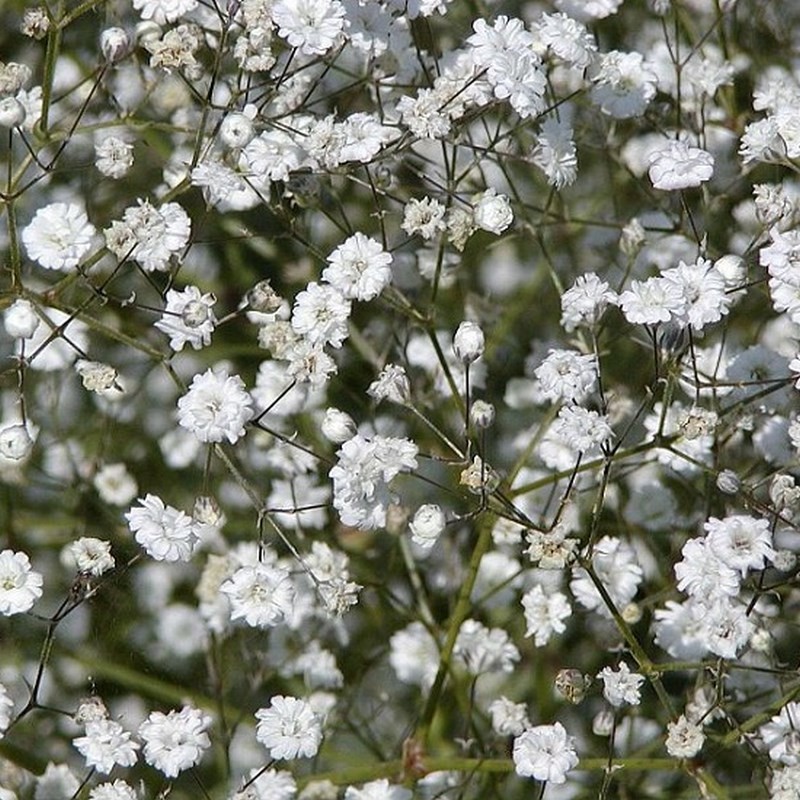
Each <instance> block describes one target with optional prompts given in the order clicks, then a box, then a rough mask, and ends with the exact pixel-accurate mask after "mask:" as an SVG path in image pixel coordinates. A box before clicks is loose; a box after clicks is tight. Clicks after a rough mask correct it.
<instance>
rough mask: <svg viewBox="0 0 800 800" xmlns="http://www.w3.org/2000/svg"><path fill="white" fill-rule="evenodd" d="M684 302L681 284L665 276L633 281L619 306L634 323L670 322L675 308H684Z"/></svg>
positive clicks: (621, 297) (623, 293)
mask: <svg viewBox="0 0 800 800" xmlns="http://www.w3.org/2000/svg"><path fill="white" fill-rule="evenodd" d="M683 304H684V299H683V294H682V291H681V288H680V286H678V285H677V284H676V283H675V282H673V281H667V280H665V279H664V278H663V277H653V278H648V279H647V280H646V281H631V286H630V289H626V290H625V291H624V292H622V294H620V296H619V306H620V308H621V309H622V313H623V314H624V315H625V319H627V320H628V322H630V323H632V324H634V325H637V324H643V325H657V324H658V323H660V322H669V321H670V320H671V319H672V314H673V312H674V310H675V309H680V308H683Z"/></svg>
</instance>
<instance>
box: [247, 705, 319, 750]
mask: <svg viewBox="0 0 800 800" xmlns="http://www.w3.org/2000/svg"><path fill="white" fill-rule="evenodd" d="M256 719H257V720H258V724H257V725H256V739H258V741H259V742H261V744H263V745H264V747H266V748H267V750H269V754H270V757H271V758H275V759H279V758H280V759H288V760H291V759H295V758H313V756H315V755H316V754H317V751H318V750H319V747H320V744H321V743H322V723H321V721H320V718H319V717H318V716H317V715H316V714H315V713H314V711H312V709H311V706H310V705H309V703H308V701H306V700H302V699H300V698H297V697H285V696H283V695H278V696H276V697H273V698H272V700H271V701H270V704H269V706H268V707H267V708H260V709H259V710H258V711H256Z"/></svg>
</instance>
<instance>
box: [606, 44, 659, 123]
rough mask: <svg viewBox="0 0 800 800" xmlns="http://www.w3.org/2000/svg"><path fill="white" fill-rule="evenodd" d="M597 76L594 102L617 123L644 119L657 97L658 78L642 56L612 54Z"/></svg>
mask: <svg viewBox="0 0 800 800" xmlns="http://www.w3.org/2000/svg"><path fill="white" fill-rule="evenodd" d="M594 72H595V74H594V76H593V82H594V86H593V87H592V92H591V96H592V100H593V101H594V102H595V103H597V105H599V106H600V109H601V110H602V111H603V113H605V114H609V115H610V116H612V117H615V118H616V119H628V118H630V117H638V116H641V115H642V114H644V112H645V110H646V109H647V106H648V104H649V103H650V101H651V100H652V99H653V98H654V97H655V95H656V85H657V80H658V78H657V76H656V73H655V71H654V70H653V69H652V67H650V65H649V64H647V62H646V61H645V59H644V56H643V55H642V54H641V53H637V52H632V53H621V52H620V51H618V50H611V51H610V52H608V53H604V54H603V55H602V56H600V58H599V60H598V64H597V68H596V69H595V71H594Z"/></svg>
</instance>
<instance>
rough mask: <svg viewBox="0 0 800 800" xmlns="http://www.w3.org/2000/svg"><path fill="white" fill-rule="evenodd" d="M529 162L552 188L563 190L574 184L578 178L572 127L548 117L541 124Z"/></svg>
mask: <svg viewBox="0 0 800 800" xmlns="http://www.w3.org/2000/svg"><path fill="white" fill-rule="evenodd" d="M531 160H532V161H533V163H534V164H536V166H537V167H539V169H540V170H542V172H544V174H545V177H546V178H547V182H548V183H549V184H550V185H551V186H553V187H554V188H556V189H563V188H564V187H565V186H570V185H571V184H572V183H574V182H575V179H576V178H577V177H578V156H577V153H576V148H575V141H574V140H573V138H572V126H571V125H569V124H568V123H566V122H565V121H562V120H559V119H557V118H556V117H548V118H547V119H546V120H545V121H544V122H543V123H542V129H541V131H540V132H539V137H538V139H537V142H536V146H535V147H534V148H533V151H532V153H531Z"/></svg>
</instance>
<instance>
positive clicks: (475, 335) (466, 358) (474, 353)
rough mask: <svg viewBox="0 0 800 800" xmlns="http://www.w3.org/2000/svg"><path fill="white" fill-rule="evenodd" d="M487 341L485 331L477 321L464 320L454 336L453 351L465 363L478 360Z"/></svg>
mask: <svg viewBox="0 0 800 800" xmlns="http://www.w3.org/2000/svg"><path fill="white" fill-rule="evenodd" d="M485 346H486V341H485V339H484V337H483V331H482V330H481V329H480V326H479V325H477V324H476V323H475V322H462V323H461V324H460V325H459V326H458V329H457V330H456V332H455V335H454V336H453V352H454V353H455V354H456V358H457V359H458V360H459V361H462V362H463V363H464V364H471V363H472V362H473V361H477V359H479V358H480V357H481V356H482V355H483V351H484V348H485Z"/></svg>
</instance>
